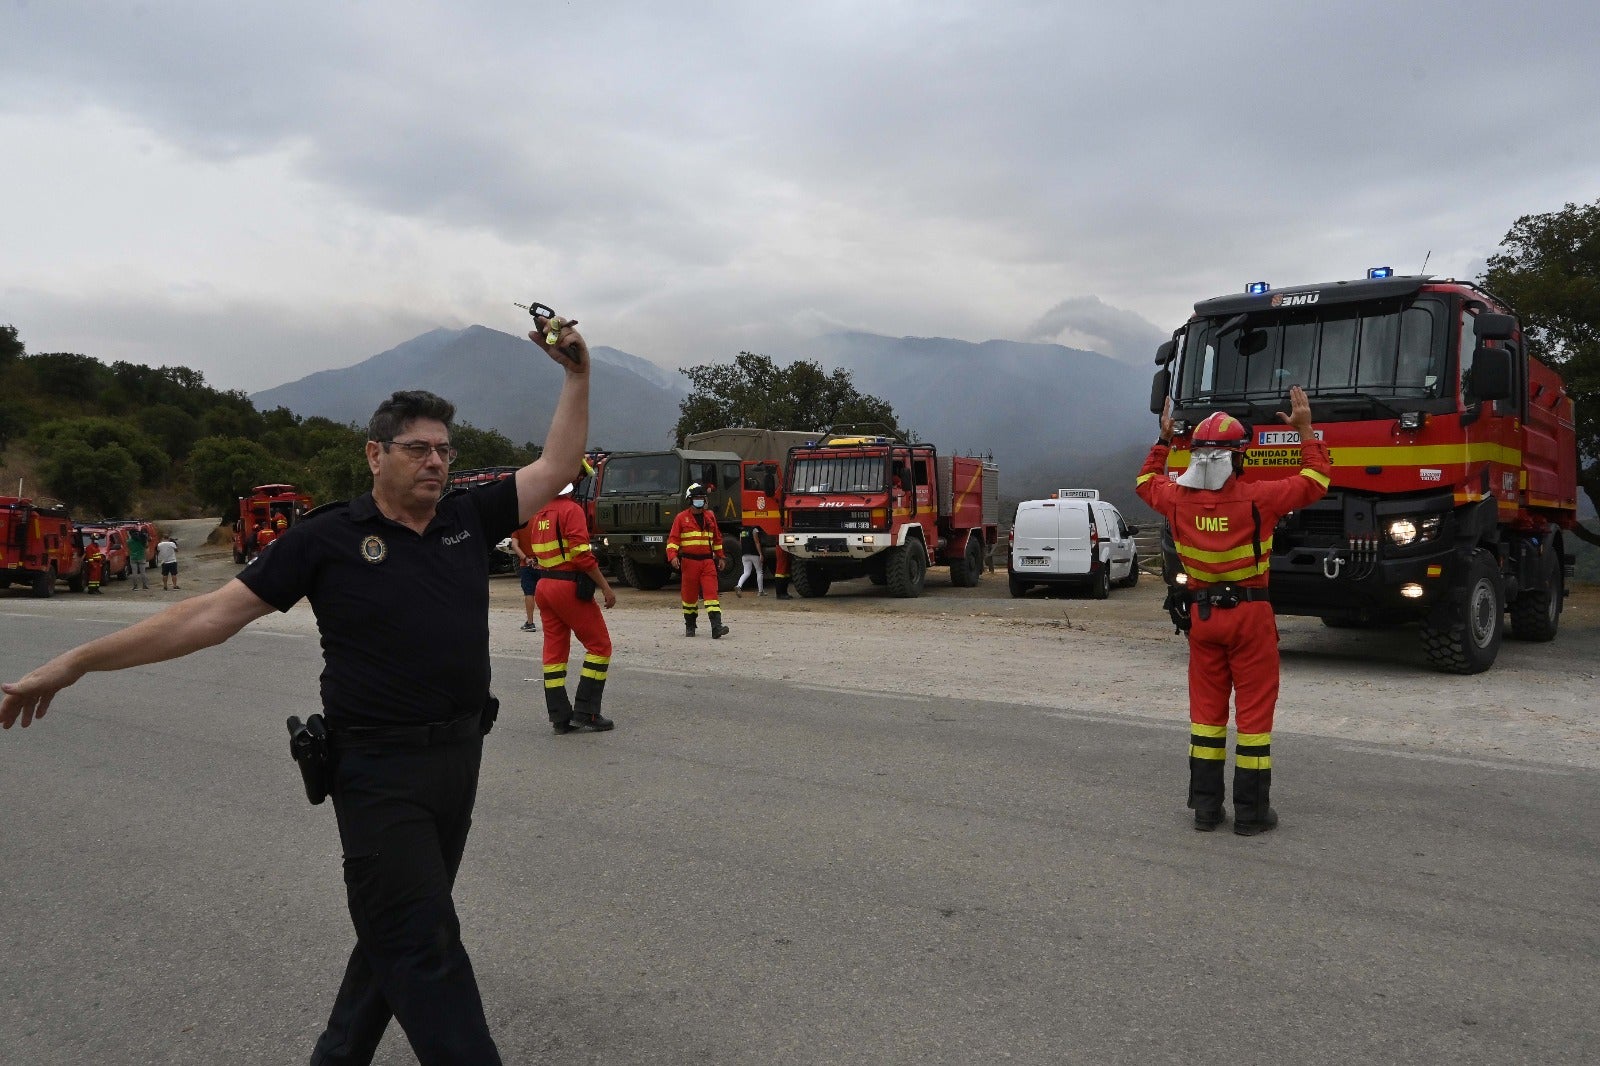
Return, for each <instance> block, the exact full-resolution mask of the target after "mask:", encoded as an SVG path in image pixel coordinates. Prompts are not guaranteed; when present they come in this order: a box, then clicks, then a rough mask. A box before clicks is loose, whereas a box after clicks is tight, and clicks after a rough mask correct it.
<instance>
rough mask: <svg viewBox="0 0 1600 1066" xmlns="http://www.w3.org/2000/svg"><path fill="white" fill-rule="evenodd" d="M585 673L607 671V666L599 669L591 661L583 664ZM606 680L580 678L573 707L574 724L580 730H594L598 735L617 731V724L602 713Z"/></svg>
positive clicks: (586, 660) (601, 666)
mask: <svg viewBox="0 0 1600 1066" xmlns="http://www.w3.org/2000/svg"><path fill="white" fill-rule="evenodd" d="M583 668H584V670H585V671H591V670H595V669H598V670H601V671H604V670H605V668H606V667H605V664H600V665H599V666H598V667H596V665H595V664H594V663H592V662H591V661H590V660H588V659H585V660H584V662H583ZM605 690H606V679H605V678H604V677H592V676H589V674H588V673H585V674H584V676H583V677H580V678H578V695H577V698H576V699H575V700H574V701H573V705H572V724H573V726H574V727H575V728H578V729H592V730H593V731H594V732H596V733H604V732H605V731H606V730H608V729H615V728H616V725H617V723H615V722H613V721H612V720H611V719H609V718H607V717H606V716H605V715H603V714H601V713H600V697H601V696H602V695H603V694H604V693H605Z"/></svg>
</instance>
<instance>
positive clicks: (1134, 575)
mask: <svg viewBox="0 0 1600 1066" xmlns="http://www.w3.org/2000/svg"><path fill="white" fill-rule="evenodd" d="M1138 583H1139V553H1138V552H1134V553H1133V565H1132V566H1130V567H1128V576H1127V577H1125V578H1123V579H1122V580H1121V581H1118V582H1117V588H1119V589H1131V588H1133V587H1134V586H1135V585H1137V584H1138Z"/></svg>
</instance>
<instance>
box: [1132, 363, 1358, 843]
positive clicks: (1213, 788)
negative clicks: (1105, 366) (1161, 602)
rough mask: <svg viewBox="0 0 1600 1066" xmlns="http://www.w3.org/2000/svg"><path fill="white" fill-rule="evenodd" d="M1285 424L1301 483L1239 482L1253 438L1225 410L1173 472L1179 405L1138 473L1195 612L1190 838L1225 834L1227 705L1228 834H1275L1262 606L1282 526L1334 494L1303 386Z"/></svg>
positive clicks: (1269, 628) (1274, 648)
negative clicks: (1233, 717) (1296, 443)
mask: <svg viewBox="0 0 1600 1066" xmlns="http://www.w3.org/2000/svg"><path fill="white" fill-rule="evenodd" d="M1289 403H1290V409H1291V410H1290V413H1289V414H1283V413H1282V412H1280V413H1279V414H1278V417H1279V418H1280V419H1281V420H1282V421H1284V422H1286V423H1288V424H1289V425H1291V426H1293V427H1294V428H1295V430H1297V431H1298V432H1299V434H1300V464H1301V465H1300V471H1299V473H1298V475H1296V476H1293V477H1288V478H1283V479H1281V480H1276V481H1258V482H1252V483H1249V484H1246V483H1244V482H1243V481H1241V480H1240V479H1239V477H1238V475H1239V474H1240V473H1241V472H1242V471H1243V469H1244V450H1245V447H1246V446H1247V445H1248V444H1249V443H1250V428H1249V427H1248V426H1246V425H1245V424H1244V423H1242V422H1240V421H1239V420H1238V419H1236V418H1233V417H1232V416H1230V415H1227V414H1224V413H1222V412H1220V411H1218V412H1216V413H1215V414H1212V415H1211V416H1209V417H1208V418H1206V419H1205V420H1204V421H1203V422H1201V423H1200V424H1199V425H1198V426H1196V427H1195V429H1194V434H1193V436H1192V438H1191V441H1190V458H1189V469H1188V470H1187V471H1185V472H1184V473H1183V474H1182V475H1181V476H1179V477H1178V478H1177V480H1173V479H1172V478H1169V477H1168V476H1167V475H1166V473H1165V470H1166V466H1167V450H1168V447H1169V445H1170V444H1171V441H1172V430H1173V425H1172V401H1171V400H1168V401H1167V403H1166V406H1165V408H1164V409H1163V410H1162V412H1161V439H1160V440H1158V441H1157V442H1156V444H1155V447H1153V448H1151V449H1150V455H1149V457H1148V458H1146V459H1145V461H1144V467H1143V468H1142V469H1141V470H1140V471H1139V478H1138V482H1137V487H1138V492H1139V498H1140V499H1142V500H1144V502H1145V503H1147V504H1149V505H1150V506H1151V508H1152V509H1154V510H1155V511H1157V512H1158V513H1160V514H1161V515H1162V516H1163V517H1165V518H1166V520H1167V522H1168V523H1170V525H1171V528H1172V539H1173V543H1174V545H1175V546H1176V548H1177V552H1178V558H1179V560H1180V561H1181V562H1182V564H1183V569H1184V571H1185V573H1187V574H1188V577H1189V582H1188V586H1187V588H1188V590H1189V591H1190V593H1191V594H1192V596H1193V603H1192V605H1191V606H1190V608H1189V617H1190V621H1191V628H1190V630H1189V722H1190V736H1189V806H1190V807H1191V808H1192V809H1193V810H1194V827H1195V828H1196V829H1198V830H1201V831H1202V832H1210V831H1211V830H1213V829H1215V828H1216V827H1217V826H1218V825H1220V824H1222V821H1223V813H1222V804H1223V798H1224V789H1223V770H1224V762H1225V760H1226V758H1227V738H1228V696H1229V693H1230V692H1231V693H1232V694H1233V697H1234V702H1235V704H1236V705H1237V708H1238V719H1237V727H1238V736H1237V739H1236V740H1235V744H1234V767H1233V813H1234V821H1233V831H1234V832H1235V833H1237V834H1239V835H1240V836H1254V835H1256V834H1257V833H1264V832H1266V831H1267V830H1269V829H1271V828H1272V827H1273V826H1275V825H1277V824H1278V815H1277V812H1276V811H1274V810H1273V809H1272V806H1271V790H1272V717H1273V712H1274V710H1275V709H1276V707H1277V703H1278V624H1277V621H1276V619H1275V618H1274V616H1273V613H1272V605H1271V604H1270V603H1269V602H1267V569H1268V567H1269V566H1270V564H1271V559H1272V531H1273V529H1275V528H1276V527H1277V524H1278V519H1279V518H1280V517H1282V516H1283V515H1284V514H1287V513H1288V512H1290V511H1293V510H1295V509H1297V508H1300V507H1304V506H1306V505H1307V504H1309V503H1312V502H1313V501H1315V500H1318V499H1320V498H1321V497H1322V495H1323V494H1324V493H1326V492H1327V491H1328V481H1329V475H1330V473H1331V472H1332V465H1331V464H1330V463H1329V461H1328V450H1327V449H1326V448H1325V447H1323V446H1322V445H1321V444H1319V443H1317V441H1316V440H1315V439H1313V435H1312V430H1311V405H1310V403H1309V402H1307V400H1306V394H1305V392H1304V391H1302V390H1301V389H1300V387H1299V386H1295V387H1294V388H1292V389H1290V390H1289Z"/></svg>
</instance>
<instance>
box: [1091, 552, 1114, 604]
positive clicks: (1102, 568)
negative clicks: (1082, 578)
mask: <svg viewBox="0 0 1600 1066" xmlns="http://www.w3.org/2000/svg"><path fill="white" fill-rule="evenodd" d="M1109 595H1111V560H1110V559H1107V560H1105V561H1104V562H1098V563H1095V570H1094V573H1092V574H1090V575H1089V598H1090V599H1092V600H1103V599H1105V598H1106V597H1107V596H1109Z"/></svg>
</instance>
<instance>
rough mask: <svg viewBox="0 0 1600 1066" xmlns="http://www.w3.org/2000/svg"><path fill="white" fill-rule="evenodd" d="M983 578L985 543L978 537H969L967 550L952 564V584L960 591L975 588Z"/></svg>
mask: <svg viewBox="0 0 1600 1066" xmlns="http://www.w3.org/2000/svg"><path fill="white" fill-rule="evenodd" d="M982 577H983V542H982V541H981V540H980V539H979V538H978V537H977V536H976V535H974V536H969V537H968V538H967V550H966V551H965V552H963V553H962V554H961V558H960V559H958V560H956V561H955V562H953V563H951V564H950V584H952V585H954V586H955V587H956V588H958V589H970V588H975V587H977V584H978V581H979V579H981V578H982Z"/></svg>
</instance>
